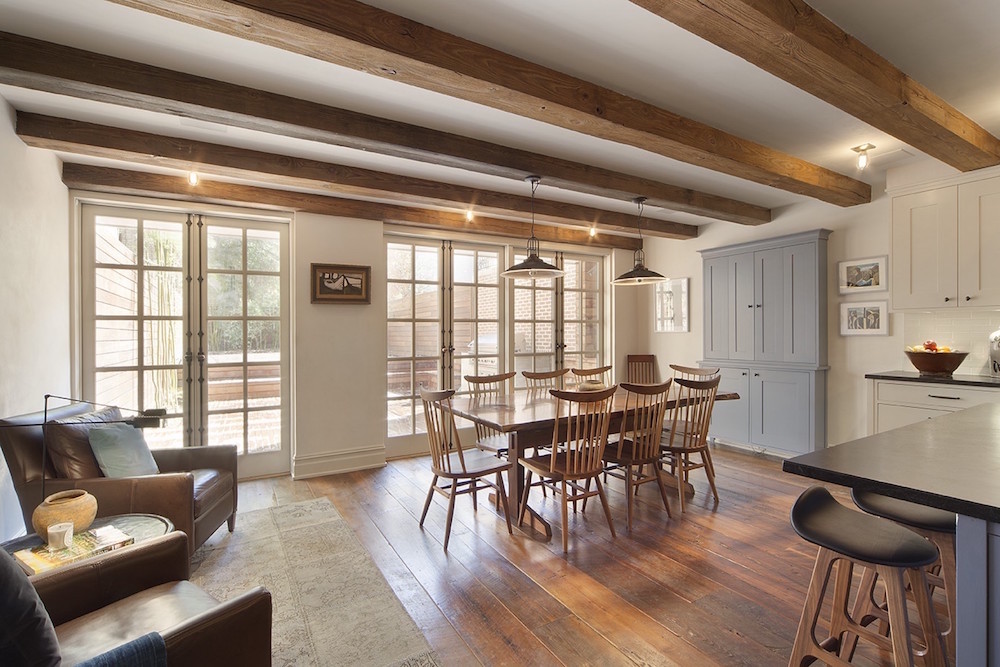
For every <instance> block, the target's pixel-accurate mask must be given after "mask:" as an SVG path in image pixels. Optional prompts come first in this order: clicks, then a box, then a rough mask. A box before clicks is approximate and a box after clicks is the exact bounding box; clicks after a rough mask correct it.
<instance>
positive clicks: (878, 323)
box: [840, 301, 889, 336]
mask: <svg viewBox="0 0 1000 667" xmlns="http://www.w3.org/2000/svg"><path fill="white" fill-rule="evenodd" d="M840 335H841V336H888V335H889V302H888V301H857V302H847V303H842V304H840Z"/></svg>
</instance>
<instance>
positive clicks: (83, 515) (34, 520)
mask: <svg viewBox="0 0 1000 667" xmlns="http://www.w3.org/2000/svg"><path fill="white" fill-rule="evenodd" d="M96 516H97V498H95V497H94V496H92V495H90V494H89V493H87V492H86V491H84V490H83V489H70V490H69V491H60V492H59V493H53V494H52V495H51V496H49V497H47V498H46V499H45V500H43V501H42V504H41V505H39V506H38V507H36V508H35V511H34V512H32V513H31V526H32V527H33V528H34V529H35V533H37V534H38V536H39V537H41V538H42V540H45V539H46V536H47V535H48V533H49V526H51V525H52V524H54V523H72V524H73V532H74V533H78V532H80V531H82V530H86V529H87V528H90V524H92V523H94V517H96Z"/></svg>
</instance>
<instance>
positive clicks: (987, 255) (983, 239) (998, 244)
mask: <svg viewBox="0 0 1000 667" xmlns="http://www.w3.org/2000/svg"><path fill="white" fill-rule="evenodd" d="M998 256H1000V177H995V178H989V179H985V180H979V181H973V182H970V183H962V184H960V185H952V186H948V187H941V188H935V189H933V190H927V191H924V192H915V193H911V194H905V195H901V196H897V197H894V198H893V200H892V258H891V262H890V264H891V272H892V285H891V288H892V305H893V308H895V309H906V308H921V309H923V308H956V307H959V308H960V307H996V306H1000V262H997V260H996V258H997V257H998Z"/></svg>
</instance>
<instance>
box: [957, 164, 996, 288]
mask: <svg viewBox="0 0 1000 667" xmlns="http://www.w3.org/2000/svg"><path fill="white" fill-rule="evenodd" d="M998 258H1000V178H990V179H987V180H985V181H977V182H975V183H966V184H964V185H960V186H959V187H958V305H959V306H970V307H982V306H998V305H1000V261H998Z"/></svg>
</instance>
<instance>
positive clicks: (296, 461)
mask: <svg viewBox="0 0 1000 667" xmlns="http://www.w3.org/2000/svg"><path fill="white" fill-rule="evenodd" d="M383 466H385V445H383V444H381V443H379V444H377V445H372V446H371V447H358V448H356V449H347V450H342V451H339V452H328V453H323V454H310V455H306V456H296V457H294V458H293V459H292V479H306V478H309V477H321V476H323V475H336V474H337V473H342V472H353V471H355V470H368V469H371V468H381V467H383Z"/></svg>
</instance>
